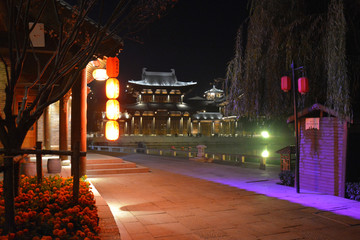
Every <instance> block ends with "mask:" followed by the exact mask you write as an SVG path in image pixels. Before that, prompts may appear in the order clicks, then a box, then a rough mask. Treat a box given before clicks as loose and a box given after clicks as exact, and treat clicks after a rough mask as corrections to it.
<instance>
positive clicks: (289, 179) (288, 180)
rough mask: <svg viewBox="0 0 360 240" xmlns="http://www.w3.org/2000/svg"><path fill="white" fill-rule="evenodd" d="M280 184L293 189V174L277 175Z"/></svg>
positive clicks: (283, 172)
mask: <svg viewBox="0 0 360 240" xmlns="http://www.w3.org/2000/svg"><path fill="white" fill-rule="evenodd" d="M279 178H280V184H281V185H285V186H290V187H293V186H294V183H295V173H294V172H293V171H282V172H281V173H279Z"/></svg>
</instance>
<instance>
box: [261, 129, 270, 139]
mask: <svg viewBox="0 0 360 240" xmlns="http://www.w3.org/2000/svg"><path fill="white" fill-rule="evenodd" d="M261 136H262V137H263V138H269V137H270V135H269V132H268V131H262V132H261Z"/></svg>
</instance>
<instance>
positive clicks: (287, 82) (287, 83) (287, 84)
mask: <svg viewBox="0 0 360 240" xmlns="http://www.w3.org/2000/svg"><path fill="white" fill-rule="evenodd" d="M281 90H283V91H284V92H288V91H290V90H291V79H290V77H288V76H283V77H282V78H281Z"/></svg>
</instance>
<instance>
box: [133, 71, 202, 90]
mask: <svg viewBox="0 0 360 240" xmlns="http://www.w3.org/2000/svg"><path fill="white" fill-rule="evenodd" d="M128 82H129V83H131V84H134V85H138V86H141V87H143V88H152V87H157V88H159V87H163V88H169V87H189V86H195V85H196V84H197V82H182V81H178V80H177V78H176V75H175V70H174V69H171V71H170V72H150V71H146V68H143V70H142V80H137V81H136V80H129V81H128Z"/></svg>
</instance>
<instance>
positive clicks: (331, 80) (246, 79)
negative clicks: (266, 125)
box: [226, 0, 351, 119]
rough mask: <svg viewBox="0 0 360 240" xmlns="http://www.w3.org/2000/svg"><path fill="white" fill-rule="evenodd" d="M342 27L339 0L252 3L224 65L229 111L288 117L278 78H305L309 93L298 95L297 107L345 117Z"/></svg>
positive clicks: (288, 107) (347, 101) (347, 100)
mask: <svg viewBox="0 0 360 240" xmlns="http://www.w3.org/2000/svg"><path fill="white" fill-rule="evenodd" d="M346 26H347V22H346V20H345V18H344V7H343V1H342V0H330V1H326V0H322V1H316V2H314V1H306V0H300V1H282V0H271V1H261V0H252V1H251V2H250V15H249V18H248V20H247V21H246V22H245V23H243V24H242V26H241V28H245V29H246V31H239V32H238V34H237V40H236V46H235V56H234V58H233V60H232V61H230V62H229V65H228V71H227V77H226V81H227V86H228V96H229V105H228V111H229V113H232V114H236V115H238V116H245V117H250V118H253V119H254V118H257V117H259V116H265V117H281V116H288V115H289V114H291V113H292V101H291V100H290V94H286V93H283V92H282V91H281V89H280V78H281V76H282V75H285V74H290V72H289V71H290V64H291V62H292V61H294V63H295V67H299V66H304V71H300V72H298V71H297V72H296V77H299V76H301V75H302V74H304V75H306V76H307V77H308V78H309V86H310V92H309V93H308V94H306V95H304V96H300V95H299V96H298V107H299V108H303V107H305V106H309V105H311V104H313V103H322V104H326V105H327V106H329V107H331V108H332V109H334V110H335V111H337V113H338V114H339V115H340V116H345V115H347V116H348V115H350V114H351V108H350V105H351V104H350V95H349V79H348V77H347V64H346V63H347V59H346V46H345V43H346V34H345V33H346ZM244 32H245V33H244Z"/></svg>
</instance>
